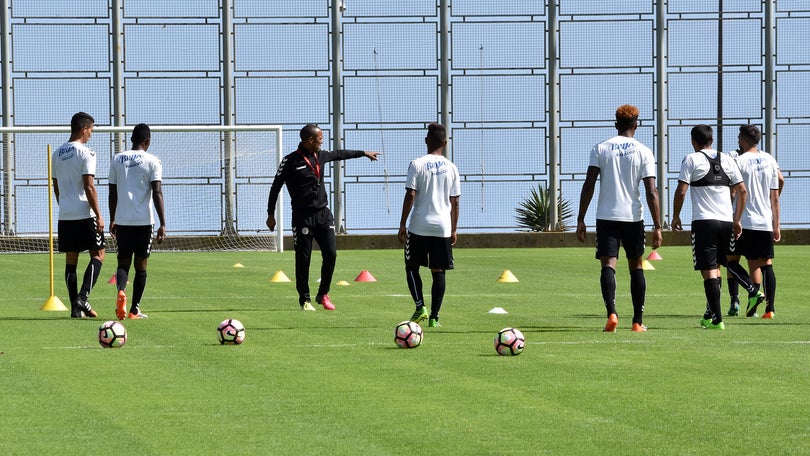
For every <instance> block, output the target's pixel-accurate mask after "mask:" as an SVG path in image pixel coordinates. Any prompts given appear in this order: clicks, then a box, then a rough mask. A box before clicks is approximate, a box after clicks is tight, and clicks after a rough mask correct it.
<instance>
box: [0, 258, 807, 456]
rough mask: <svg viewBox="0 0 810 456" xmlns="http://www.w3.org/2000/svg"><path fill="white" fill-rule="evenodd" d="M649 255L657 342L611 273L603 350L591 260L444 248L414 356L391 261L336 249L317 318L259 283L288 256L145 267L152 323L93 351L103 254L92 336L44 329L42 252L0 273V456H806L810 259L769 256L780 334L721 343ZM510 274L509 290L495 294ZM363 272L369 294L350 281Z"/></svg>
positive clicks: (686, 289)
mask: <svg viewBox="0 0 810 456" xmlns="http://www.w3.org/2000/svg"><path fill="white" fill-rule="evenodd" d="M659 252H660V254H661V255H662V256H663V258H664V259H663V260H662V261H655V262H652V264H653V266H654V267H655V268H656V269H655V270H653V271H647V272H646V277H647V290H648V295H647V308H646V314H645V324H647V326H649V331H648V332H647V333H643V334H638V333H632V332H630V323H631V321H630V320H631V316H632V306H631V304H630V296H629V276H628V275H627V273H626V267H627V266H626V261H625V260H624V259H620V261H619V267H618V272H617V286H618V290H617V303H618V304H617V307H618V311H619V329H618V331H617V332H616V333H615V334H606V333H603V332H602V331H601V329H602V327H603V325H604V322H605V315H604V313H605V312H604V307H603V305H602V303H601V294H600V290H599V266H598V262H597V261H596V260H594V259H593V249H592V248H580V249H486V250H485V249H457V250H456V252H455V254H456V255H455V256H456V264H457V268H456V270H454V271H451V272H448V275H447V295H446V298H445V304H444V307H443V310H442V314H441V317H442V318H441V322H442V324H443V327H441V328H428V327H427V325H424V330H425V337H424V341H423V343H422V346H420V347H419V348H416V349H412V350H404V349H398V348H396V347H395V345H394V342H393V329H394V326H395V324H396V323H398V322H399V321H402V320H405V319H407V318H408V317H409V316H410V314H411V313H412V311H413V304H412V302H411V299H410V296H409V294H408V289H407V286H406V284H405V280H404V271H403V263H402V254H401V252H400V251H398V250H382V251H340V252H339V253H338V266H337V270H336V273H335V277H334V280H335V281H340V280H346V281H348V282H349V284H350V285H349V286H333V287H332V292H331V293H330V295H331V297H332V300H333V302H334V303H335V304H336V306H337V311H335V312H326V311H324V310H322V309H320V308H319V309H320V310H318V311H317V312H314V313H313V312H302V311H300V310H298V305H297V297H296V292H295V285H294V284H293V283H291V282H288V283H271V282H270V280H269V279H270V277H271V276H272V275H273V274H274V273H275V272H276V271H279V270H281V271H284V272H285V273H286V275H288V276H289V277H290V278H291V279H294V267H293V254H292V252H284V253H282V254H277V253H264V252H229V253H158V254H154V255H153V257H152V259H151V260H150V266H149V283H148V286H147V290H146V296H145V298H144V301H143V303H142V307H143V311H144V312H145V313H147V314H149V316H150V318H149V319H148V320H144V321H125V322H124V323H125V325H126V327H127V330H128V333H129V340H128V341H127V344H126V346H124V347H123V348H121V349H102V348H101V347H100V346H99V345H98V343H97V340H96V331H97V328H98V326H99V325H100V324H101V323H102V322H103V321H105V320H110V319H114V302H115V287H114V286H113V285H110V284H107V283H105V282H106V281H107V279H109V278H110V276H111V275H112V274H113V273H114V270H115V258H114V254H109V255H108V257H107V259H106V261H105V266H104V268H103V270H102V276H101V278H100V280H99V283H98V284H97V285H96V288H95V291H94V292H93V294H92V295H91V297H90V301H91V303H92V304H93V306H94V308H96V310H98V311H99V312H100V317H99V318H98V319H94V320H81V321H78V320H71V319H69V318H68V316H69V314H68V313H67V312H46V311H41V310H40V306H41V305H42V304H43V303H44V302H45V299H46V298H47V297H48V281H47V269H48V257H47V256H46V255H0V268H2V269H1V270H2V281H0V378H2V379H3V385H4V386H3V393H2V396H0V397H1V398H0V410H2V413H0V453H2V454H5V455H30V454H49V455H50V454H65V455H68V454H69V455H75V454H108V453H112V454H116V455H152V454H155V455H164V454H165V455H199V454H221V453H228V452H232V451H236V452H238V453H240V454H285V455H286V454H328V455H350V454H351V455H357V454H363V455H365V454H369V455H371V454H375V455H376V454H379V455H392V454H441V455H449V454H498V455H502V454H506V455H517V454H521V455H538V454H611V455H615V454H656V455H670V454H671V455H683V454H734V455H738V454H807V452H808V447H807V442H808V441H810V415H808V413H807V408H806V407H807V406H806V401H807V397H808V394H809V393H810V363H809V362H808V360H810V331H808V329H810V312H809V311H810V292H808V289H809V288H808V287H807V286H806V282H807V279H806V265H807V260H806V258H807V257H808V256H809V255H810V247H807V246H778V247H777V259H776V265H775V271H776V274H777V281H778V287H779V288H778V292H777V293H778V294H777V302H776V306H777V308H776V315H777V318H776V319H775V320H773V321H763V320H761V319H746V318H744V317H728V318H727V319H726V324H727V329H726V331H723V332H719V331H705V330H702V329H700V328H699V325H698V321H699V318H700V316H701V314H702V311H703V306H704V302H705V299H704V295H703V286H702V282H701V279H700V277H699V274H698V273H697V272H695V271H693V270H692V267H691V256H690V251H689V249H688V248H686V247H664V248H662V249H660V250H659ZM63 261H64V258H63V257H62V256H57V257H56V261H55V264H56V267H55V269H56V278H57V280H56V295H57V296H59V297H60V298H62V300H63V301H67V298H66V291H65V286H64V283H63V280H62V270H63V267H64V266H63ZM235 263H241V264H242V265H244V268H234V267H233V265H234V264H235ZM85 264H86V256H85V257H82V260H81V262H80V268H79V269H80V272H81V271H82V270H83V268H84V265H85ZM319 265H320V257H319V255H317V254H316V255H314V258H313V268H312V271H313V277H312V284H311V286H312V289H313V294H314V291H315V290H316V288H317V283H315V282H314V280H315V279H317V275H318V274H317V271H318V270H319ZM507 269H508V270H510V271H511V272H512V273H513V274H514V275H515V276H516V277H517V278H518V279H519V282H517V283H497V279H498V277H499V276H500V274H501V273H502V272H503V271H504V270H507ZM362 270H368V271H370V272H371V273H372V274H373V276H374V277H375V278H376V279H377V281H376V282H354V278H355V277H356V276H357V275H358V274H359V273H360V271H362ZM422 277H423V280H424V282H425V292H426V295H429V291H430V283H431V280H430V273H429V272H428V271H426V270H424V269H423V270H422ZM724 282H725V281H724ZM129 290H130V294H131V286H130V288H129ZM723 295H724V297H723V305H724V309H725V307H726V306H727V304H728V298H727V296H726V291H725V284H724V292H723ZM493 307H503V308H504V309H506V310H507V311H508V312H509V313H508V314H507V315H492V314H488V313H487V311H488V310H490V309H491V308H493ZM225 318H237V319H239V320H241V321H242V322H243V323H244V324H245V326H246V328H247V338H246V341H245V343H244V344H243V345H241V346H235V347H234V346H220V345H219V344H218V343H217V341H216V333H215V329H216V326H217V324H218V323H219V322H220V321H222V320H223V319H225ZM507 326H515V327H517V328H519V329H521V330H522V331H523V333H524V334H525V336H526V339H527V346H526V350H525V351H524V353H523V354H522V355H520V356H517V357H501V356H497V355H496V353H495V351H494V349H493V346H492V340H493V338H494V337H495V334H496V332H497V331H498V330H500V329H501V328H504V327H507Z"/></svg>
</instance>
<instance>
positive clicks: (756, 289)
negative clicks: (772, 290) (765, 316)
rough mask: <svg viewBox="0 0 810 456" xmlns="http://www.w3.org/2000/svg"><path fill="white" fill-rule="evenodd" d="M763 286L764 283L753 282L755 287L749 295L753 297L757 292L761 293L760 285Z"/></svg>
mask: <svg viewBox="0 0 810 456" xmlns="http://www.w3.org/2000/svg"><path fill="white" fill-rule="evenodd" d="M761 286H762V284H760V283H755V284H753V287H754V289H753V290H751V291H749V292H748V297H749V298H753V297H754V296H756V295H757V293H759V287H761Z"/></svg>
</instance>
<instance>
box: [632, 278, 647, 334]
mask: <svg viewBox="0 0 810 456" xmlns="http://www.w3.org/2000/svg"><path fill="white" fill-rule="evenodd" d="M646 295H647V279H646V278H645V277H644V270H643V269H637V270H635V271H630V296H631V297H632V298H633V323H638V324H641V323H642V319H643V317H644V299H645V297H646Z"/></svg>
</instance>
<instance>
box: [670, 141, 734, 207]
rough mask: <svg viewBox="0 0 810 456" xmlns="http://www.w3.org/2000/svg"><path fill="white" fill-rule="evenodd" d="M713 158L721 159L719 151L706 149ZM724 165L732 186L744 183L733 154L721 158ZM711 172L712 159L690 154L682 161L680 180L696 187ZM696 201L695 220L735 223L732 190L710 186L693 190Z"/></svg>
mask: <svg viewBox="0 0 810 456" xmlns="http://www.w3.org/2000/svg"><path fill="white" fill-rule="evenodd" d="M703 152H705V153H706V155H708V156H709V157H711V158H715V157H716V156H717V151H716V150H713V149H703ZM720 166H722V167H723V171H725V173H726V175H728V177H729V179H730V181H731V186H732V187H733V186H734V185H737V184H739V183H740V182H742V175H741V174H740V169H739V168H738V167H737V163H736V162H735V161H734V159H733V158H731V156H729V154H721V155H720ZM709 171H710V164H709V160H707V159H706V157H705V156H704V155H703V154H702V153H700V152H693V153H691V154H689V155H687V156H686V157H685V158H684V159H683V162H681V173H680V175H679V176H678V181H680V182H685V183H687V184H690V186H691V184H692V182H694V181H697V180H700V179H701V178H703V176H705V175H706V174H708V173H709ZM690 194H691V201H692V221H695V220H720V221H723V222H732V221H734V209H733V208H732V206H731V190H730V187H725V186H718V185H710V186H706V187H694V186H692V188H691V190H690Z"/></svg>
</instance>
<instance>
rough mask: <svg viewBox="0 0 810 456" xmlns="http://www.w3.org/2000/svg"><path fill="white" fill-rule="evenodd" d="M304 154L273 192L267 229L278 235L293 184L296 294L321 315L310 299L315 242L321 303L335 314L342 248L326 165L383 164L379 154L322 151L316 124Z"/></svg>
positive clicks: (291, 160) (286, 165) (284, 164)
mask: <svg viewBox="0 0 810 456" xmlns="http://www.w3.org/2000/svg"><path fill="white" fill-rule="evenodd" d="M300 136H301V143H299V144H298V149H297V150H296V151H295V152H293V153H291V154H288V155H287V156H286V157H284V159H283V160H282V161H281V164H279V166H278V171H277V172H276V177H275V179H273V185H272V186H271V187H270V196H269V198H268V200H267V227H268V228H270V231H273V230H275V229H276V217H275V210H276V202H277V201H278V193H279V192H280V191H281V187H282V186H283V185H284V184H287V191H288V192H289V193H290V202H291V204H292V230H293V245H294V246H295V288H296V289H297V290H298V304H299V305H300V306H301V309H303V310H315V308H314V307H313V306H312V302H311V300H310V296H309V263H310V259H311V256H312V240H313V239H314V240H316V241H317V242H318V245H319V246H320V248H321V256H322V257H323V264H322V265H321V283H320V285H319V286H318V294H317V295H316V297H315V301H316V302H317V303H318V304H320V305H322V306H323V308H324V309H326V310H335V306H334V305H333V304H332V301H331V300H330V299H329V295H328V293H329V285H330V284H331V283H332V274H333V273H334V271H335V259H336V258H337V247H336V241H335V218H334V216H333V215H332V211H330V210H329V204H328V203H329V201H328V200H327V198H326V190H325V189H324V185H323V175H324V169H323V165H324V164H326V163H328V162H331V161H335V160H347V159H350V158H359V157H363V156H365V157H368V158H369V159H370V160H372V161H376V160H377V155H379V152H367V151H362V150H336V151H327V150H321V144H322V143H323V131H321V129H320V128H319V127H318V126H317V125H315V124H307V125H305V126H304V128H302V129H301V135H300Z"/></svg>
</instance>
